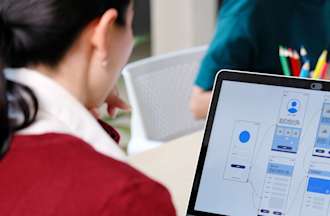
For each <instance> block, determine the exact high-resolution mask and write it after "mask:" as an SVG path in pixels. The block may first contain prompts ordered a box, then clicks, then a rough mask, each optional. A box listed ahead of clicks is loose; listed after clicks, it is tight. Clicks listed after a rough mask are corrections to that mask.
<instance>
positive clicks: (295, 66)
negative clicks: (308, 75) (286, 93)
mask: <svg viewBox="0 0 330 216" xmlns="http://www.w3.org/2000/svg"><path fill="white" fill-rule="evenodd" d="M290 62H291V69H292V73H293V76H296V77H298V76H299V75H300V71H301V64H300V58H299V54H298V52H297V51H295V50H294V51H293V52H292V55H291V56H290Z"/></svg>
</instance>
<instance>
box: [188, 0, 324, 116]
mask: <svg viewBox="0 0 330 216" xmlns="http://www.w3.org/2000/svg"><path fill="white" fill-rule="evenodd" d="M302 45H303V46H304V47H305V48H306V49H307V51H308V55H309V59H310V63H311V65H315V64H316V62H317V59H318V57H319V55H320V54H321V52H322V50H324V49H328V50H330V0H267V1H265V0H240V1H237V0H224V2H223V6H222V9H221V11H220V15H219V17H218V24H217V30H216V33H215V36H214V39H213V41H212V42H211V44H210V46H209V48H208V51H207V54H206V56H205V57H204V59H203V61H202V64H201V67H200V70H199V73H198V76H197V78H196V81H195V87H194V89H193V92H192V97H191V105H190V106H191V110H192V112H193V114H194V116H195V117H196V118H205V117H206V115H207V112H208V106H209V102H210V100H211V90H212V87H213V82H214V80H215V76H216V74H217V72H218V71H219V70H221V69H233V70H243V71H251V72H261V73H271V74H283V72H282V69H281V64H280V60H279V46H285V47H289V48H293V49H296V50H300V47H301V46H302Z"/></svg>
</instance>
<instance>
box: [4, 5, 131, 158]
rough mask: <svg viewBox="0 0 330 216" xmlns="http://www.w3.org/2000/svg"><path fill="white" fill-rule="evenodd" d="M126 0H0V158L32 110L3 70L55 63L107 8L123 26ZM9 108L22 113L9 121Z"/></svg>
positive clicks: (29, 96)
mask: <svg viewBox="0 0 330 216" xmlns="http://www.w3.org/2000/svg"><path fill="white" fill-rule="evenodd" d="M130 1H131V0H98V1H95V0H84V1H81V0H25V1H24V0H1V1H0V66H1V67H0V70H1V72H0V122H1V123H0V130H1V131H0V157H1V154H2V152H5V151H6V150H7V145H8V137H10V133H12V132H13V131H15V130H18V129H21V128H24V127H26V126H28V125H29V124H31V123H32V122H33V121H34V118H35V116H36V112H37V109H38V108H37V100H36V98H35V96H34V95H33V93H32V91H30V90H29V89H28V88H26V87H25V86H22V85H19V84H17V83H13V82H11V81H7V80H5V78H4V74H3V69H4V68H5V67H10V68H20V67H27V66H30V65H35V64H46V65H49V66H56V65H57V64H58V63H59V62H60V61H61V60H62V58H63V57H64V55H65V54H66V52H67V51H68V50H69V48H70V47H71V45H72V44H73V42H74V41H75V40H76V39H77V38H78V36H79V34H80V33H81V32H82V31H83V29H84V28H85V27H86V26H87V25H88V24H89V23H90V22H92V21H93V20H95V19H97V18H98V17H101V16H102V15H103V14H104V13H105V12H106V11H107V10H108V9H110V8H113V9H116V10H117V12H118V17H117V20H116V24H117V25H119V26H124V25H125V17H126V16H125V15H126V10H127V8H128V5H129V3H130ZM11 109H15V110H11ZM13 112H16V115H14V116H23V117H22V118H20V120H19V121H18V120H17V119H12V118H10V116H11V115H10V113H13ZM17 113H19V115H17Z"/></svg>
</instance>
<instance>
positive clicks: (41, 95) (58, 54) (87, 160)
mask: <svg viewBox="0 0 330 216" xmlns="http://www.w3.org/2000/svg"><path fill="white" fill-rule="evenodd" d="M132 4H133V2H132V1H131V0H99V1H93V0H86V1H80V0H29V1H22V0H2V1H0V61H1V62H0V65H1V70H0V123H1V124H0V153H1V154H0V156H1V160H0V194H1V196H0V210H1V213H0V214H1V215H11V216H23V215H33V216H50V215H51V216H56V215H61V216H65V215H67V216H75V215H77V216H78V215H79V216H106V215H119V216H120V215H125V216H126V215H139V216H140V215H152V216H154V215H161V216H174V215H175V214H176V213H175V209H174V207H173V204H172V201H171V197H170V195H169V193H168V191H167V190H166V189H165V188H164V187H163V186H162V185H160V184H159V183H157V182H155V181H153V180H151V179H149V178H148V177H146V176H145V175H144V174H142V173H140V172H139V171H137V170H135V169H133V168H132V167H130V166H129V165H128V164H127V163H126V162H125V159H126V158H125V154H124V153H123V152H122V151H121V149H120V148H119V147H118V145H117V142H118V141H119V135H118V133H117V132H116V131H115V130H114V129H113V128H112V127H110V126H108V125H106V124H104V123H102V122H101V124H100V123H99V122H98V121H97V119H96V118H94V116H93V115H92V113H91V112H90V111H91V110H94V109H95V108H97V107H99V106H100V105H101V104H103V103H104V102H105V101H107V102H108V103H109V104H110V109H109V110H110V111H113V109H114V108H116V106H119V107H125V106H124V105H123V104H122V103H121V101H120V100H119V98H118V97H117V96H116V95H115V94H114V93H113V91H114V86H115V84H116V82H117V79H118V77H119V74H120V71H121V69H122V67H123V66H124V64H125V63H126V62H127V60H128V58H129V55H130V53H131V50H132V41H133V36H132V27H131V25H132V19H133V7H132ZM102 126H103V127H102ZM107 132H108V133H107Z"/></svg>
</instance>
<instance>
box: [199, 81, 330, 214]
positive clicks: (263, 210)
mask: <svg viewBox="0 0 330 216" xmlns="http://www.w3.org/2000/svg"><path fill="white" fill-rule="evenodd" d="M320 164H321V165H320ZM324 167H326V168H327V167H330V93H328V92H320V91H313V90H307V89H297V88H287V87H279V86H269V85H260V84H249V83H241V82H233V81H224V82H223V84H222V87H221V93H220V97H219V101H218V105H217V111H216V114H215V117H214V123H213V127H212V132H211V136H210V140H209V145H208V151H207V155H206V158H205V163H204V168H203V172H202V177H201V181H200V186H199V189H198V194H197V198H196V204H195V210H197V211H202V212H208V213H214V214H222V215H233V216H246V215H251V216H253V215H254V216H268V215H269V216H270V215H273V216H278V215H286V216H300V215H301V216H307V215H313V216H330V211H329V206H330V169H326V168H324ZM326 170H328V171H329V172H326ZM320 187H321V188H320Z"/></svg>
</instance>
